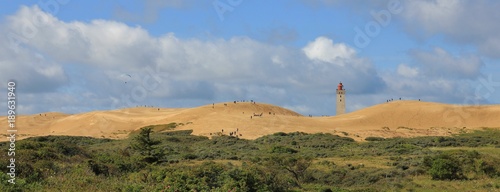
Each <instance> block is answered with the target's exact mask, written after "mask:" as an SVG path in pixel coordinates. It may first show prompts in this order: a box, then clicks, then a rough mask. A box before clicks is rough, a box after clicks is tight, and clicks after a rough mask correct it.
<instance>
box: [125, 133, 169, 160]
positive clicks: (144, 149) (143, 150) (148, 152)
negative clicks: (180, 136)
mask: <svg viewBox="0 0 500 192" xmlns="http://www.w3.org/2000/svg"><path fill="white" fill-rule="evenodd" d="M151 133H153V129H152V128H151V127H145V128H142V129H141V132H140V133H139V135H137V136H135V138H134V141H133V143H132V144H131V146H132V148H133V149H135V150H137V151H139V153H140V154H141V155H143V156H144V158H143V160H144V161H146V162H148V163H153V162H156V161H158V160H159V159H160V158H161V157H162V156H163V154H162V153H161V152H159V151H158V150H157V149H156V147H155V146H156V145H158V144H160V143H161V142H160V141H157V140H153V139H151Z"/></svg>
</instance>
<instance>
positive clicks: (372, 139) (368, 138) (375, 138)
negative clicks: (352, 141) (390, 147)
mask: <svg viewBox="0 0 500 192" xmlns="http://www.w3.org/2000/svg"><path fill="white" fill-rule="evenodd" d="M365 140H366V141H384V140H385V138H383V137H367V138H365Z"/></svg>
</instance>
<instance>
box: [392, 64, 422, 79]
mask: <svg viewBox="0 0 500 192" xmlns="http://www.w3.org/2000/svg"><path fill="white" fill-rule="evenodd" d="M396 72H397V73H398V74H399V75H401V76H403V77H408V78H413V77H417V76H418V68H416V67H410V66H408V65H406V64H400V65H398V68H397V70H396Z"/></svg>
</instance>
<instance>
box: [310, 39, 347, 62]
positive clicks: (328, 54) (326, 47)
mask: <svg viewBox="0 0 500 192" xmlns="http://www.w3.org/2000/svg"><path fill="white" fill-rule="evenodd" d="M302 50H303V51H304V53H305V54H306V55H307V57H308V58H309V59H311V60H317V61H323V62H328V63H332V64H336V65H340V66H344V62H343V60H345V59H351V58H352V57H353V56H354V55H355V53H356V51H354V49H352V48H350V47H348V46H347V45H345V44H343V43H339V44H334V43H333V41H332V40H331V39H328V38H326V37H318V38H316V39H315V40H314V41H313V42H309V43H308V44H307V45H306V46H305V47H304V48H303V49H302Z"/></svg>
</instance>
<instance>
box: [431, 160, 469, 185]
mask: <svg viewBox="0 0 500 192" xmlns="http://www.w3.org/2000/svg"><path fill="white" fill-rule="evenodd" d="M429 174H430V175H431V176H432V179H434V180H455V179H461V178H462V169H461V168H460V166H459V165H458V163H457V162H455V161H453V160H451V159H449V158H446V157H439V158H437V159H434V161H433V162H432V166H431V169H430V170H429Z"/></svg>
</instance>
